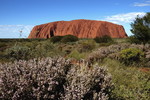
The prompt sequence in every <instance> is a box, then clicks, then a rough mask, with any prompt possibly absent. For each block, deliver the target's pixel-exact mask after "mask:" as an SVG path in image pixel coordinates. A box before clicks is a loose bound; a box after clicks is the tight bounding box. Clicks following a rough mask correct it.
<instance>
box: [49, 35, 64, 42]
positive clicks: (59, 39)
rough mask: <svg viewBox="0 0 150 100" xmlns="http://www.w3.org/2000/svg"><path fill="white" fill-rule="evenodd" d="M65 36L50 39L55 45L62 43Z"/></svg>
mask: <svg viewBox="0 0 150 100" xmlns="http://www.w3.org/2000/svg"><path fill="white" fill-rule="evenodd" d="M62 38H63V36H53V37H51V38H50V41H51V42H53V43H56V42H60V41H61V39H62Z"/></svg>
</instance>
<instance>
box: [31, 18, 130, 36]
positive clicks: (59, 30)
mask: <svg viewBox="0 0 150 100" xmlns="http://www.w3.org/2000/svg"><path fill="white" fill-rule="evenodd" d="M68 34H71V35H75V36H77V37H78V38H95V37H99V36H103V35H108V36H111V37H112V38H125V37H127V34H126V32H125V30H124V28H123V26H121V25H117V24H113V23H110V22H106V21H95V20H72V21H57V22H51V23H47V24H42V25H37V26H35V27H34V28H33V29H32V31H31V33H30V35H29V36H28V38H50V37H52V36H64V35H68Z"/></svg>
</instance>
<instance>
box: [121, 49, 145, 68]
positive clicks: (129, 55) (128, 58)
mask: <svg viewBox="0 0 150 100" xmlns="http://www.w3.org/2000/svg"><path fill="white" fill-rule="evenodd" d="M143 56H144V53H143V52H142V51H141V50H139V49H137V48H128V49H124V50H122V51H120V60H121V61H122V62H124V63H125V64H127V65H130V64H134V63H137V62H139V61H142V60H143Z"/></svg>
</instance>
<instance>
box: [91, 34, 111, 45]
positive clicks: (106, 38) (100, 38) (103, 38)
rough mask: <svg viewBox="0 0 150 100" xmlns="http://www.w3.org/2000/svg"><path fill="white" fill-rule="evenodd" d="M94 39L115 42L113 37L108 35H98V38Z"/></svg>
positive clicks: (99, 41)
mask: <svg viewBox="0 0 150 100" xmlns="http://www.w3.org/2000/svg"><path fill="white" fill-rule="evenodd" d="M94 40H95V41H96V42H97V43H110V42H113V39H112V38H111V37H110V36H108V35H104V36H102V37H96V38H94Z"/></svg>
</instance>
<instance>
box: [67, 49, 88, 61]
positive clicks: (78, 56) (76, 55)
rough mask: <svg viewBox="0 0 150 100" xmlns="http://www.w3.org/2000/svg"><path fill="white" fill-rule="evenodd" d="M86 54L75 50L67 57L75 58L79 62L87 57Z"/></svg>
mask: <svg viewBox="0 0 150 100" xmlns="http://www.w3.org/2000/svg"><path fill="white" fill-rule="evenodd" d="M86 55H87V54H86V53H80V52H78V51H77V50H73V51H72V52H71V53H70V54H69V55H68V56H67V57H69V58H75V59H77V60H80V59H83V58H85V57H86Z"/></svg>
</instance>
